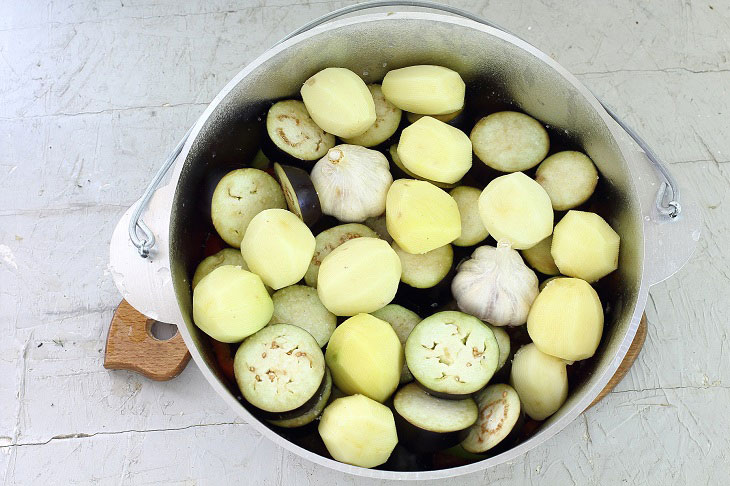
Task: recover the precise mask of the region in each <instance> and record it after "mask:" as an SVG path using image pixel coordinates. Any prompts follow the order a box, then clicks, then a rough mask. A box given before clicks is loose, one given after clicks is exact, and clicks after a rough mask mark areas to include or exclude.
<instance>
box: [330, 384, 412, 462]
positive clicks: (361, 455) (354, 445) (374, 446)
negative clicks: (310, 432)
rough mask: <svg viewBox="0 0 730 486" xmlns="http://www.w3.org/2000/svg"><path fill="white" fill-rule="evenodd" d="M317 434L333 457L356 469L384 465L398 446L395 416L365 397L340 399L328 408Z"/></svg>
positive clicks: (357, 396) (355, 396)
mask: <svg viewBox="0 0 730 486" xmlns="http://www.w3.org/2000/svg"><path fill="white" fill-rule="evenodd" d="M318 430H319V435H320V436H321V437H322V441H324V445H325V446H326V447H327V451H328V452H329V453H330V455H332V457H333V458H334V459H335V460H337V461H340V462H344V463H346V464H352V465H353V466H360V467H375V466H379V465H380V464H383V463H384V462H386V461H387V460H388V457H389V456H390V454H391V452H393V449H394V448H395V446H396V444H397V443H398V434H397V432H396V428H395V420H394V418H393V412H391V410H390V409H389V408H388V407H386V406H385V405H383V404H381V403H378V402H376V401H375V400H371V399H370V398H368V397H366V396H364V395H353V396H351V397H344V398H338V399H337V400H335V401H334V402H332V403H331V404H330V405H328V406H327V408H325V409H324V413H323V414H322V419H321V420H320V422H319V429H318Z"/></svg>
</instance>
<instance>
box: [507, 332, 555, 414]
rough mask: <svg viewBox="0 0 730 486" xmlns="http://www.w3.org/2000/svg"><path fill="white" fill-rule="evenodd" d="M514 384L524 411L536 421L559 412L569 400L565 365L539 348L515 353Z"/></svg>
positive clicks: (527, 347)
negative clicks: (567, 399) (566, 400)
mask: <svg viewBox="0 0 730 486" xmlns="http://www.w3.org/2000/svg"><path fill="white" fill-rule="evenodd" d="M510 383H511V384H512V386H513V387H514V389H515V391H517V394H518V395H519V396H520V402H521V404H522V409H523V410H524V411H525V413H526V414H527V415H529V416H530V417H532V418H533V419H535V420H545V419H546V418H548V417H549V416H551V415H552V414H554V413H555V412H557V411H558V409H560V407H561V406H562V405H563V403H565V399H566V398H567V397H568V373H567V371H566V369H565V361H563V360H562V359H559V358H556V357H554V356H550V355H549V354H545V353H543V352H542V351H540V350H539V349H538V348H537V346H535V344H528V345H526V346H522V347H521V348H520V349H519V350H517V352H516V353H515V357H514V359H513V360H512V372H511V374H510Z"/></svg>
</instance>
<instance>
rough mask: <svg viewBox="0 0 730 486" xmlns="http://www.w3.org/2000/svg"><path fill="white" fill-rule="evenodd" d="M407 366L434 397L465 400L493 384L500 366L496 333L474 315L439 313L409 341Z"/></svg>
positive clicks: (417, 326) (455, 312) (427, 319)
mask: <svg viewBox="0 0 730 486" xmlns="http://www.w3.org/2000/svg"><path fill="white" fill-rule="evenodd" d="M405 354H406V363H407V364H408V369H409V370H411V373H412V374H413V377H414V378H415V379H416V380H417V381H418V382H419V383H420V384H421V385H422V386H423V387H424V388H425V389H426V390H427V391H428V392H429V393H431V394H435V395H436V396H441V397H443V398H464V396H465V395H468V394H470V393H474V392H476V391H477V390H479V389H480V388H482V387H483V386H484V385H486V384H487V382H489V380H490V378H492V375H493V374H494V372H495V371H496V370H497V365H498V364H499V345H498V344H497V339H496V338H495V337H494V333H493V332H492V330H491V329H489V327H487V326H486V325H485V324H484V323H483V322H482V321H480V320H479V319H477V318H476V317H474V316H470V315H468V314H464V313H463V312H457V311H444V312H437V313H436V314H434V315H432V316H430V317H427V318H426V319H424V320H422V321H421V322H420V323H419V324H418V325H416V327H415V328H413V331H411V334H410V336H408V340H407V341H406V351H405Z"/></svg>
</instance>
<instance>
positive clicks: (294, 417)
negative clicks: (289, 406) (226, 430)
mask: <svg viewBox="0 0 730 486" xmlns="http://www.w3.org/2000/svg"><path fill="white" fill-rule="evenodd" d="M331 394H332V375H331V374H330V370H329V368H326V367H325V373H324V376H323V377H322V383H321V384H320V385H319V388H318V389H317V391H316V392H314V395H312V398H310V399H309V400H307V401H306V402H305V403H304V404H303V405H301V406H299V407H297V408H295V409H294V410H289V411H288V412H282V413H271V412H265V411H261V412H260V415H261V416H262V417H263V418H264V419H265V420H267V421H268V422H269V423H271V424H273V425H277V426H279V427H286V428H291V427H301V426H303V425H307V424H308V423H310V422H313V421H314V420H315V419H316V418H317V417H319V416H320V415H321V413H322V411H323V410H324V407H325V405H327V402H328V401H329V398H330V395H331Z"/></svg>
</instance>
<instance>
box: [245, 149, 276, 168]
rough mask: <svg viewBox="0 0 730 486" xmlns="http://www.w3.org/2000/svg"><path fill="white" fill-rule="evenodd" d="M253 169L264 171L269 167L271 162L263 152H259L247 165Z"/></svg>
mask: <svg viewBox="0 0 730 486" xmlns="http://www.w3.org/2000/svg"><path fill="white" fill-rule="evenodd" d="M249 165H250V166H251V167H252V168H253V169H259V170H266V169H268V168H270V167H271V160H269V158H268V157H267V156H266V154H265V153H264V152H263V150H259V151H258V152H256V155H254V157H253V159H252V160H251V162H250V163H249Z"/></svg>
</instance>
